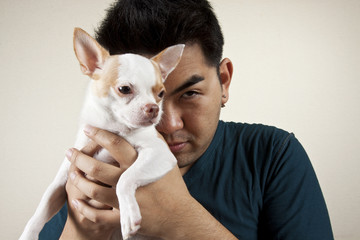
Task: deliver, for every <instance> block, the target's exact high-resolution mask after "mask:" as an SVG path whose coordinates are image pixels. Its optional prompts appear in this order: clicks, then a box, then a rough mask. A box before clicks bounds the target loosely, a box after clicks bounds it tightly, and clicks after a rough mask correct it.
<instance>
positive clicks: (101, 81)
mask: <svg viewBox="0 0 360 240" xmlns="http://www.w3.org/2000/svg"><path fill="white" fill-rule="evenodd" d="M118 69H119V60H118V58H117V57H116V56H110V57H109V58H108V59H107V60H106V63H105V64H104V69H103V74H102V75H101V76H99V78H98V79H97V80H95V81H93V85H92V87H93V93H94V94H95V95H96V96H98V97H106V96H108V95H109V91H110V89H111V88H112V87H113V88H115V87H116V82H117V79H118V77H119V70H118Z"/></svg>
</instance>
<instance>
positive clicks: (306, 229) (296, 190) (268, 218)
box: [260, 134, 333, 240]
mask: <svg viewBox="0 0 360 240" xmlns="http://www.w3.org/2000/svg"><path fill="white" fill-rule="evenodd" d="M277 148H278V150H277V151H276V152H275V153H274V156H273V159H272V163H271V166H270V167H269V169H268V174H267V178H266V186H265V189H264V196H263V204H264V205H263V209H262V213H261V216H260V218H261V219H262V221H261V224H263V226H262V229H264V230H265V231H263V232H262V233H260V234H261V235H263V237H262V238H264V239H299V240H300V239H301V240H319V239H322V240H328V239H329V240H330V239H333V234H332V229H331V224H330V220H329V215H328V211H327V208H326V204H325V200H324V197H323V194H322V192H321V189H320V185H319V182H318V180H317V177H316V175H315V172H314V169H313V167H312V165H311V162H310V160H309V157H308V156H307V154H306V152H305V150H304V149H303V147H302V146H301V144H300V143H299V142H298V140H297V139H296V138H295V136H294V135H293V134H289V135H288V136H287V137H286V138H285V139H284V140H283V141H282V143H281V144H279V146H278V147H277Z"/></svg>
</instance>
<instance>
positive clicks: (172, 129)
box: [41, 0, 333, 240]
mask: <svg viewBox="0 0 360 240" xmlns="http://www.w3.org/2000/svg"><path fill="white" fill-rule="evenodd" d="M96 38H97V40H98V41H99V42H100V43H101V44H102V45H103V46H104V47H105V48H107V49H108V50H109V51H110V53H111V54H119V53H126V52H134V53H138V54H142V55H145V56H149V57H150V56H152V55H155V54H156V53H158V52H160V51H161V50H162V49H164V48H166V47H168V46H170V45H174V44H177V43H185V44H186V48H185V50H184V54H183V57H182V59H181V61H180V63H179V65H178V66H177V68H176V69H175V70H174V72H172V73H171V74H170V75H169V77H168V79H167V81H166V83H165V87H166V91H167V93H166V95H165V99H164V105H163V106H164V109H163V110H164V115H163V119H162V121H161V122H160V124H159V125H158V126H157V130H158V131H159V133H160V134H161V135H162V136H163V138H164V140H165V141H166V142H167V144H168V145H169V148H170V149H171V151H172V152H173V154H174V155H175V157H176V158H177V160H178V168H177V167H176V168H175V169H173V170H172V171H171V172H170V173H169V174H167V175H166V176H164V177H163V178H162V179H160V180H159V181H157V182H155V183H152V184H149V185H148V186H145V187H142V188H140V189H138V190H137V195H136V197H137V200H138V202H139V205H140V209H141V213H142V217H143V219H142V222H141V229H140V233H141V234H143V235H147V236H154V237H160V238H162V239H317V240H318V239H322V240H326V239H333V236H332V230H331V226H330V221H329V216H328V213H327V209H326V205H325V202H324V199H323V196H322V193H321V190H320V187H319V184H318V182H317V179H316V176H315V173H314V171H313V168H312V166H311V163H310V161H309V159H308V157H307V155H306V153H305V151H304V150H303V148H302V147H301V145H300V143H299V142H298V141H297V140H296V138H295V137H294V135H293V134H289V133H287V132H285V131H282V130H280V129H277V128H274V127H268V126H263V125H249V124H240V123H224V122H222V121H219V115H220V110H221V107H222V106H224V105H225V103H226V102H227V101H228V99H229V86H230V82H231V78H232V71H233V69H232V63H231V61H230V60H229V59H227V58H225V59H223V60H221V58H222V46H223V37H222V33H221V29H220V26H219V24H218V21H217V19H216V17H215V15H214V13H213V11H212V9H211V7H210V5H209V3H208V2H207V1H206V0H178V1H174V0H172V1H169V0H119V1H118V2H117V3H115V4H114V5H113V6H112V7H111V8H110V9H109V10H108V14H107V16H106V18H105V19H104V21H103V22H102V24H101V26H100V28H99V29H98V31H97V37H96ZM84 131H85V132H86V133H87V135H88V136H89V138H90V139H92V140H93V143H92V144H90V145H88V146H87V147H85V148H84V149H82V151H81V152H80V151H74V152H72V154H68V158H69V160H70V161H71V162H72V168H71V170H70V173H69V176H70V179H69V181H68V184H67V186H66V188H67V193H68V205H67V207H68V210H69V214H68V216H66V211H67V210H66V207H64V208H63V209H62V210H61V212H60V213H59V214H58V215H57V216H55V217H54V218H53V219H52V220H51V221H50V222H49V223H48V224H47V225H46V226H45V228H44V230H43V232H42V234H41V238H44V239H56V238H57V237H58V236H59V235H60V234H61V232H62V235H61V239H108V238H109V237H110V236H111V234H112V233H114V231H117V230H118V229H119V223H118V219H119V210H118V208H119V206H118V203H117V201H116V196H115V191H114V185H115V184H116V182H117V180H118V178H119V177H120V175H121V173H122V172H123V171H125V170H126V168H128V167H129V166H130V165H131V163H132V162H133V161H134V160H135V159H136V152H135V150H134V149H133V147H132V146H130V145H129V144H128V143H127V142H126V141H124V140H123V139H122V138H121V137H118V136H116V135H114V134H112V133H109V132H106V131H104V130H101V129H96V128H93V127H88V128H86V129H85V130H84ZM98 145H100V146H102V147H105V148H106V149H108V150H109V152H110V153H111V155H112V156H113V157H114V158H115V159H116V160H117V161H118V162H119V163H120V168H118V167H116V166H111V165H108V164H105V163H102V162H99V161H96V160H95V159H93V158H92V157H91V156H92V155H93V154H94V152H96V150H97V149H98V147H99V146H98ZM85 176H90V177H91V179H92V181H91V180H89V178H87V177H85ZM94 179H95V180H94ZM111 187H112V188H111ZM65 220H66V224H65ZM64 224H65V227H64V230H63V226H64ZM62 230H63V231H62Z"/></svg>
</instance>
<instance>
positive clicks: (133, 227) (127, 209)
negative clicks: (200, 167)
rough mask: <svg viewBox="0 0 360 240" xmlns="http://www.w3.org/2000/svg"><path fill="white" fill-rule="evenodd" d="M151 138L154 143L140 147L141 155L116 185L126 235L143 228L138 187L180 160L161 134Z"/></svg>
mask: <svg viewBox="0 0 360 240" xmlns="http://www.w3.org/2000/svg"><path fill="white" fill-rule="evenodd" d="M150 141H151V144H150V145H151V146H149V147H146V148H142V149H139V153H138V154H139V155H138V158H137V159H136V161H135V162H134V163H133V164H132V165H131V167H130V168H128V169H127V170H126V171H125V172H124V173H123V175H121V177H120V179H119V182H118V184H117V186H116V194H117V196H118V199H119V208H120V223H121V231H122V234H123V238H124V239H128V238H129V237H131V236H132V235H134V234H135V233H136V232H137V230H139V228H140V223H141V214H140V209H139V205H138V203H137V201H136V198H135V191H136V189H137V188H138V187H140V186H144V185H146V184H149V183H151V182H154V181H156V180H158V179H159V178H161V177H163V176H164V175H165V174H166V173H168V172H169V171H170V170H171V169H173V168H174V166H175V165H176V163H177V162H176V159H175V157H174V155H173V154H172V153H171V152H170V150H169V148H168V146H167V145H166V143H165V142H163V141H162V140H160V139H159V138H156V139H152V140H150ZM148 143H149V142H148ZM147 145H149V144H147Z"/></svg>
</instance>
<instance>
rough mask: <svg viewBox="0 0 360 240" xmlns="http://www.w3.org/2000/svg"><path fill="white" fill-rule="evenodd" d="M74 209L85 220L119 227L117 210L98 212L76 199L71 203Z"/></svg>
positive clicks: (98, 210)
mask: <svg viewBox="0 0 360 240" xmlns="http://www.w3.org/2000/svg"><path fill="white" fill-rule="evenodd" d="M71 204H72V205H73V206H74V208H75V209H76V210H77V211H78V212H79V213H80V214H81V215H83V216H84V217H85V218H87V219H89V220H90V221H92V222H94V223H98V224H104V225H107V226H114V227H116V226H118V227H120V221H119V219H120V213H119V211H118V210H117V209H112V210H100V209H96V208H93V207H91V206H89V205H88V204H87V203H86V202H84V201H82V200H78V199H74V200H72V201H71Z"/></svg>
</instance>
